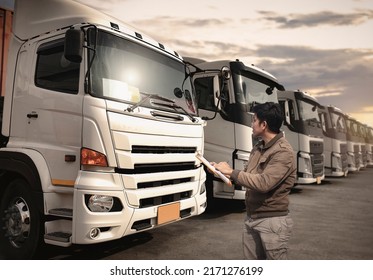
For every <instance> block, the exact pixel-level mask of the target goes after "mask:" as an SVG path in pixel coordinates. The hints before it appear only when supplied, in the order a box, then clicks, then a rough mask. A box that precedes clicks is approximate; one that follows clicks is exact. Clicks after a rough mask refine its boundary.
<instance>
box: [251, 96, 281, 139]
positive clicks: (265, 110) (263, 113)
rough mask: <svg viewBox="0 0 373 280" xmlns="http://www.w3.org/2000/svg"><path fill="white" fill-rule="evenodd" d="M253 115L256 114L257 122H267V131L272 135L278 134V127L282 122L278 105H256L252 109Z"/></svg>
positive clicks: (267, 103) (269, 103)
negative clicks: (272, 133)
mask: <svg viewBox="0 0 373 280" xmlns="http://www.w3.org/2000/svg"><path fill="white" fill-rule="evenodd" d="M253 113H255V114H256V117H257V118H258V120H259V122H264V121H266V122H267V125H268V128H269V130H271V131H272V132H274V133H279V132H280V127H281V125H282V123H283V121H284V117H283V113H282V109H281V106H280V104H278V103H274V102H266V103H263V104H257V105H255V106H254V108H253Z"/></svg>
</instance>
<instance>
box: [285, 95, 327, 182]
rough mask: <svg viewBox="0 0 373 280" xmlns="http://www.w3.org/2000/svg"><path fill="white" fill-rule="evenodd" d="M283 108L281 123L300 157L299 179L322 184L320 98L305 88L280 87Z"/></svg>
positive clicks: (322, 158) (322, 150) (298, 163)
mask: <svg viewBox="0 0 373 280" xmlns="http://www.w3.org/2000/svg"><path fill="white" fill-rule="evenodd" d="M278 99H279V102H280V104H281V106H282V109H283V112H284V116H285V117H284V125H283V127H282V129H283V131H284V133H285V135H286V139H287V140H288V141H289V143H290V144H291V146H292V147H293V149H294V152H295V154H296V158H297V183H298V184H312V183H317V184H320V183H321V181H322V180H323V179H324V178H325V173H324V154H323V153H324V139H323V138H322V136H323V135H322V128H321V122H320V119H319V114H318V108H319V107H320V104H319V102H318V101H317V100H316V98H314V97H312V96H311V95H309V94H307V93H305V92H302V91H299V90H298V91H279V92H278Z"/></svg>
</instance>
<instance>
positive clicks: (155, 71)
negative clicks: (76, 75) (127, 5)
mask: <svg viewBox="0 0 373 280" xmlns="http://www.w3.org/2000/svg"><path fill="white" fill-rule="evenodd" d="M89 35H90V36H89V41H90V43H89V46H90V47H91V48H92V49H96V54H95V56H94V59H93V63H92V67H91V71H90V93H91V94H92V95H94V96H97V97H100V98H105V99H114V100H118V101H121V102H126V103H131V104H136V103H138V102H140V101H141V100H142V99H143V98H148V99H149V95H153V96H159V97H164V98H165V99H170V100H172V101H174V102H175V103H176V105H178V106H181V107H182V108H184V109H185V111H186V112H187V113H188V114H192V115H195V114H196V106H195V103H194V101H195V100H194V96H192V88H191V80H190V77H189V76H188V75H187V74H186V67H185V65H184V64H183V63H182V62H180V61H177V60H175V59H173V58H171V57H170V56H167V55H166V54H162V53H160V52H157V51H156V50H153V49H151V48H149V47H145V46H143V45H140V44H137V43H135V42H132V41H130V40H127V39H124V38H122V37H119V36H117V35H114V34H112V33H109V32H104V31H102V30H99V31H98V33H97V45H96V46H95V39H96V38H95V36H96V33H95V32H90V33H89ZM90 54H91V55H93V51H90ZM141 104H142V103H141ZM151 104H152V103H151V102H144V103H143V105H144V106H151ZM162 108H164V109H165V110H171V111H172V110H174V109H173V108H175V106H173V107H167V106H162ZM180 113H182V110H181V111H180Z"/></svg>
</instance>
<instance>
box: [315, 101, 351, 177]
mask: <svg viewBox="0 0 373 280" xmlns="http://www.w3.org/2000/svg"><path fill="white" fill-rule="evenodd" d="M319 114H320V120H321V124H322V130H323V135H324V136H323V137H324V156H325V176H327V177H343V176H347V174H348V161H347V127H346V119H345V115H344V113H343V112H342V111H341V109H339V108H337V107H335V106H332V105H328V106H321V107H320V108H319Z"/></svg>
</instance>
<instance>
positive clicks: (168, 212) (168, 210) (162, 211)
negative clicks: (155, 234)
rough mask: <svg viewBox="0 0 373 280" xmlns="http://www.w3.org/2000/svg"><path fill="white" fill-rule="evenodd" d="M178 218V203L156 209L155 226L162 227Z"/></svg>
mask: <svg viewBox="0 0 373 280" xmlns="http://www.w3.org/2000/svg"><path fill="white" fill-rule="evenodd" d="M179 218H180V202H176V203H172V204H168V205H163V206H159V207H158V215H157V224H158V225H162V224H165V223H169V222H172V221H176V220H178V219H179Z"/></svg>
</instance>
